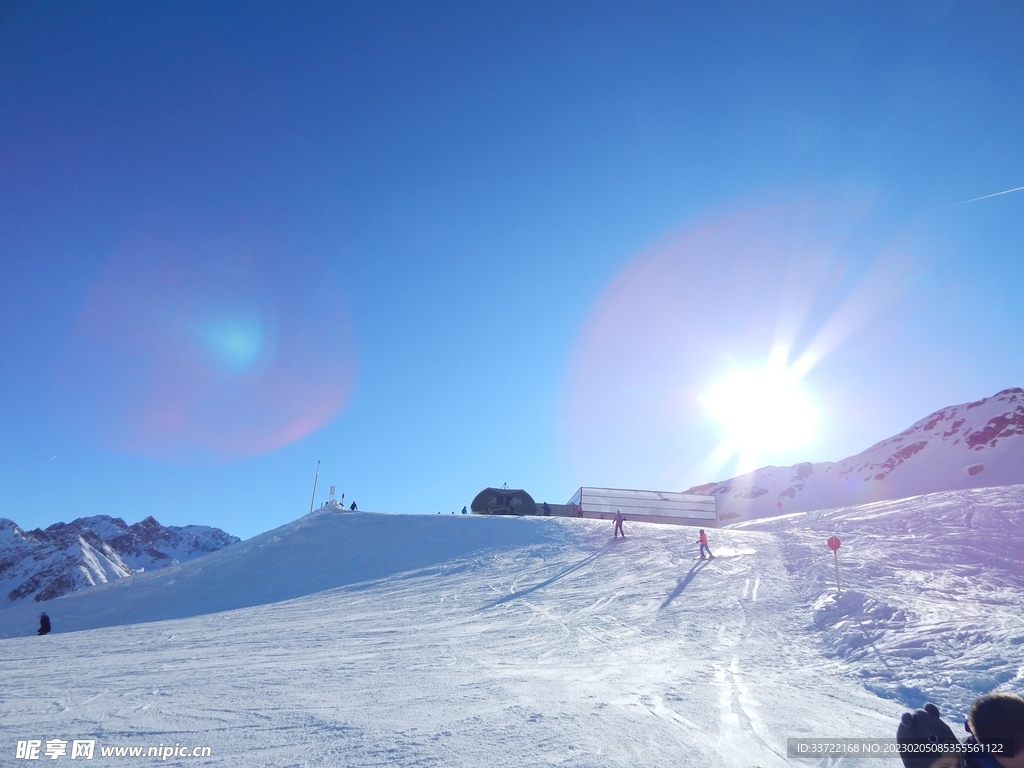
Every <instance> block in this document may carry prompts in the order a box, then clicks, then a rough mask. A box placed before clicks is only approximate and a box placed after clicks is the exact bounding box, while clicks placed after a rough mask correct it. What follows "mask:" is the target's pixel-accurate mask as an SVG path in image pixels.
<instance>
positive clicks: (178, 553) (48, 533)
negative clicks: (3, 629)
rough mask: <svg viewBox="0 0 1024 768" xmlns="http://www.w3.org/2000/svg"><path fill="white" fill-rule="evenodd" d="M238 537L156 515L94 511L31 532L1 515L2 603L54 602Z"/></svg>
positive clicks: (223, 543)
mask: <svg viewBox="0 0 1024 768" xmlns="http://www.w3.org/2000/svg"><path fill="white" fill-rule="evenodd" d="M237 541H239V539H238V538H237V537H235V536H231V535H229V534H227V533H225V532H224V531H222V530H220V529H219V528H211V527H208V526H203V525H188V526H183V527H178V526H164V525H161V524H160V523H159V522H157V520H156V519H155V518H153V517H147V518H146V519H145V520H141V521H140V522H138V523H134V524H132V525H128V524H127V523H126V522H125V521H124V520H122V519H121V518H119V517H109V516H107V515H95V516H92V517H80V518H78V519H77V520H73V521H72V522H70V523H54V524H53V525H51V526H49V527H48V528H46V529H45V530H43V529H40V528H36V529H35V530H31V531H23V530H22V529H21V528H19V527H18V526H17V524H15V523H14V521H12V520H7V519H5V518H0V595H3V596H4V597H0V605H2V604H6V605H10V604H13V603H19V602H22V601H25V600H30V599H31V600H35V601H44V600H50V599H52V598H55V597H60V596H61V595H65V594H67V593H69V592H74V591H76V590H79V589H82V588H84V587H89V586H95V585H96V584H103V583H106V582H108V581H112V580H116V579H121V578H124V577H125V576H130V575H131V574H132V573H137V572H139V571H144V570H151V569H154V568H162V567H164V566H167V565H171V564H173V563H177V562H182V561H185V560H191V559H193V558H196V557H199V556H200V555H204V554H207V553H208V552H214V551H216V550H218V549H221V548H223V547H226V546H227V545H229V544H233V543H235V542H237Z"/></svg>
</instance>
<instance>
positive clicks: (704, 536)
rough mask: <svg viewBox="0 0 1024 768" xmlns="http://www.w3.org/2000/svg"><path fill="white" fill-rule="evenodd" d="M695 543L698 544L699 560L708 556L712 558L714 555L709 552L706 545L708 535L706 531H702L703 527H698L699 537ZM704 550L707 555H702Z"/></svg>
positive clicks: (709, 549)
mask: <svg viewBox="0 0 1024 768" xmlns="http://www.w3.org/2000/svg"><path fill="white" fill-rule="evenodd" d="M696 543H697V544H700V559H701V560H707V559H708V558H711V559H714V557H715V556H714V555H712V554H711V548H710V547H709V546H708V535H707V534H706V533H704V529H703V528H701V529H700V537H699V538H698V539H697V541H696ZM705 550H706V551H707V553H708V556H707V557H704V552H705Z"/></svg>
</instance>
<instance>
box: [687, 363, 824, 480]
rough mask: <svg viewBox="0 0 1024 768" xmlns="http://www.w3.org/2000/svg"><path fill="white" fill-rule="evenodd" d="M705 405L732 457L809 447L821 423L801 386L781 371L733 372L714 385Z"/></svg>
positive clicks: (764, 369)
mask: <svg viewBox="0 0 1024 768" xmlns="http://www.w3.org/2000/svg"><path fill="white" fill-rule="evenodd" d="M701 401H702V403H703V404H704V407H705V408H707V411H708V413H709V414H710V415H711V416H712V418H714V419H715V420H716V421H717V422H718V423H719V424H720V426H721V428H722V430H723V432H724V433H725V439H724V442H725V444H726V445H728V447H729V449H730V451H729V452H730V453H740V454H741V455H743V454H745V455H747V456H748V457H749V458H751V459H753V458H754V457H755V456H757V455H760V454H766V453H772V452H774V451H778V450H782V449H786V448H793V447H796V446H799V445H802V444H803V443H806V442H808V441H809V440H810V439H811V438H812V437H813V435H814V430H815V427H816V425H817V421H818V413H817V410H816V409H815V407H814V404H813V402H812V401H811V399H810V397H809V396H808V395H807V393H806V391H805V390H804V388H803V387H802V386H801V385H800V382H799V381H798V380H797V379H796V378H795V377H794V376H793V375H792V374H791V373H789V372H787V371H785V370H781V369H775V368H760V369H746V370H739V371H734V372H732V373H730V374H728V375H726V376H723V377H722V378H720V379H718V380H717V381H716V382H714V384H712V386H711V387H710V389H709V391H708V393H707V395H706V396H705V397H703V398H702V399H701ZM743 463H746V462H743Z"/></svg>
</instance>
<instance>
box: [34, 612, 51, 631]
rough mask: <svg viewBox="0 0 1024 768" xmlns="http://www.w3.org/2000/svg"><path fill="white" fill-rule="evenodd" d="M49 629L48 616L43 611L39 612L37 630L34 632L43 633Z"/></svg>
mask: <svg viewBox="0 0 1024 768" xmlns="http://www.w3.org/2000/svg"><path fill="white" fill-rule="evenodd" d="M49 631H50V617H49V616H47V615H46V614H45V613H40V614H39V630H38V631H37V632H36V634H37V635H45V634H48V633H49Z"/></svg>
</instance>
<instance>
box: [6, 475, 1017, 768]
mask: <svg viewBox="0 0 1024 768" xmlns="http://www.w3.org/2000/svg"><path fill="white" fill-rule="evenodd" d="M1022 510H1024V488H1022V487H1014V488H1005V489H998V490H995V489H992V490H987V491H961V492H956V493H948V494H933V495H932V496H927V497H919V498H916V499H909V500H905V501H902V502H892V503H889V504H880V505H868V506H865V507H860V508H850V509H845V510H835V511H832V512H823V513H814V514H808V515H797V516H789V517H787V518H785V519H778V520H774V521H764V522H760V523H755V524H750V525H747V526H742V527H738V528H735V529H721V530H710V531H709V534H710V544H711V548H712V550H713V551H714V552H715V554H716V555H717V557H716V558H715V559H714V560H711V561H699V560H697V559H696V549H697V547H696V544H695V543H694V540H695V539H696V530H695V529H691V528H686V527H677V526H657V525H653V524H635V523H630V522H628V521H627V523H626V532H627V534H629V538H627V539H625V540H621V539H620V540H617V541H613V540H612V539H611V523H610V522H605V521H596V520H580V519H575V518H544V517H539V518H507V517H504V518H503V517H470V516H466V517H463V516H433V517H431V516H399V515H381V514H371V513H353V514H348V513H346V514H341V513H340V512H339V511H338V510H337V509H336V508H325V509H323V510H320V511H318V512H315V513H313V514H312V515H309V516H306V517H304V518H302V519H300V520H297V521H296V522H294V523H291V524H289V525H287V526H284V527H282V528H280V529H277V530H275V531H270V532H268V533H266V534H262V535H261V536H257V537H255V538H253V539H250V540H249V541H246V542H243V543H241V544H238V545H235V546H232V547H228V548H226V549H223V550H221V551H219V552H215V553H213V554H210V555H207V556H205V557H203V558H201V559H198V560H194V561H191V562H188V563H182V564H180V565H176V566H172V567H170V568H167V569H163V570H161V571H159V572H155V573H146V574H141V575H137V576H131V577H128V578H126V579H122V580H120V581H118V582H115V583H112V584H108V585H101V586H99V587H95V588H91V589H88V590H83V591H81V592H78V593H75V594H72V595H69V596H67V597H63V598H59V599H57V600H53V601H51V602H49V603H47V604H46V606H45V607H46V609H47V611H48V612H49V614H50V615H51V616H52V617H53V625H54V632H55V634H51V635H48V636H45V637H34V636H32V637H24V636H22V637H11V636H13V635H27V634H30V633H32V632H33V631H34V628H35V626H36V620H35V613H36V612H37V611H36V610H33V609H38V606H14V607H11V608H7V609H4V610H0V634H2V635H7V636H8V639H6V640H3V641H0V655H2V664H3V669H4V670H5V671H4V681H3V682H4V685H3V689H2V694H0V734H2V740H0V754H3V755H5V756H6V757H8V758H12V757H13V755H14V749H15V743H16V741H17V740H19V739H22V740H24V739H30V738H36V739H41V740H46V739H50V738H61V739H68V740H70V739H80V738H95V739H96V740H97V742H98V745H103V746H112V745H136V746H149V745H153V746H156V745H158V744H175V743H180V744H188V745H208V746H210V747H211V748H212V757H210V758H198V759H196V758H190V759H175V758H171V759H169V760H167V761H165V762H166V764H168V765H178V764H182V765H185V764H187V765H214V764H217V765H240V766H292V765H309V766H320V765H324V766H335V765H337V766H341V765H344V766H384V765H397V766H450V765H464V766H515V767H516V768H519V767H520V766H527V765H562V766H636V765H645V766H729V767H735V768H749V767H750V766H761V767H762V768H766V767H767V766H782V765H788V764H790V763H789V762H787V760H786V758H785V752H786V739H787V738H788V737H882V738H891V737H892V736H893V734H894V733H895V727H896V723H897V720H898V717H899V715H900V714H901V713H902V712H903V711H904V709H905V708H906V707H907V706H911V705H916V704H917V702H918V701H919V700H921V699H922V698H929V699H930V700H932V701H935V702H936V703H937V704H938V705H939V706H940V708H941V709H943V711H944V712H948V713H949V714H950V718H949V719H950V720H951V721H954V726H953V727H954V730H956V731H958V732H962V726H960V725H957V724H955V721H956V718H957V717H958V716H960V715H962V713H963V708H964V706H965V704H967V703H969V701H970V699H971V698H972V697H973V696H974V695H976V694H977V693H981V692H984V691H987V690H990V689H992V688H998V689H1000V690H1017V691H1020V688H1021V683H1022V677H1024V672H1022V670H1024V655H1022V644H1021V638H1024V620H1022V616H1024V611H1022V610H1021V609H1022V607H1024V605H1022V602H1024V600H1022V597H1021V594H1022V592H1021V589H1020V587H1021V586H1022V581H1021V570H1020V558H1019V553H1020V552H1021V551H1022V544H1024V535H1022V532H1021V515H1022ZM832 533H838V535H839V536H840V537H841V538H842V539H843V547H842V549H841V550H840V557H841V559H840V568H841V569H843V570H842V571H841V575H842V576H843V577H844V582H843V587H844V592H843V595H842V596H841V597H839V596H836V595H835V588H834V585H831V584H830V581H829V580H830V577H833V576H834V567H833V560H832V554H831V552H830V551H829V550H828V549H827V548H826V547H825V544H824V538H825V537H827V535H830V534H832ZM901 542H903V543H902V544H901ZM275 601H277V602H275ZM228 609H233V610H228ZM212 611H217V612H216V613H214V612H212ZM139 621H144V622H148V623H131V622H139ZM76 629H77V630H85V631H71V630H76ZM858 632H859V634H858ZM960 722H962V720H961V721H960ZM63 759H67V758H63ZM121 761H123V758H122V759H121ZM12 762H13V761H12ZM118 762H119V760H118V759H117V758H108V759H107V760H106V763H109V764H117V763H118ZM144 762H146V761H144ZM148 762H149V763H155V762H157V761H156V760H154V759H152V758H151V759H150V760H149V761H148ZM799 762H800V763H802V764H804V765H807V766H815V765H826V764H827V763H826V762H824V761H815V760H802V761H799ZM106 763H105V762H104V759H102V758H100V757H99V754H98V752H97V758H96V759H95V761H94V764H106ZM861 763H862V764H864V765H866V766H872V767H873V768H883V767H884V766H885V765H889V764H894V762H893V761H889V760H882V761H881V762H879V760H878V759H871V760H863V761H861ZM147 764H148V763H147ZM857 764H858V763H857V762H855V761H850V760H846V761H844V762H843V763H842V765H844V766H845V765H857ZM895 764H898V763H895Z"/></svg>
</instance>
